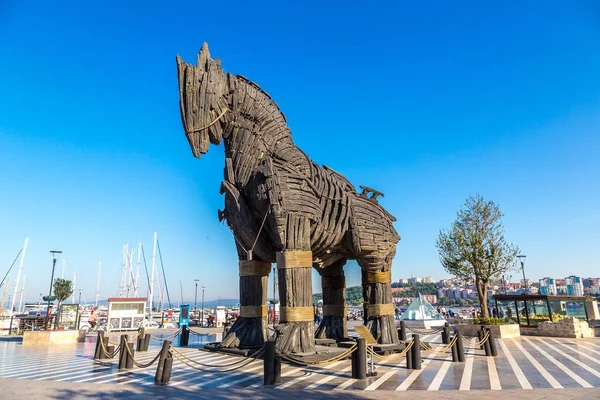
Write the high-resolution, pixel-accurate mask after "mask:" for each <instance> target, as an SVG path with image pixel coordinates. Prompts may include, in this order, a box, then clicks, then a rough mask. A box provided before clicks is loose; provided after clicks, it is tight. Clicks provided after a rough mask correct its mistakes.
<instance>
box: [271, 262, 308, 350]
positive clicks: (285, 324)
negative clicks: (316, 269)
mask: <svg viewBox="0 0 600 400" xmlns="http://www.w3.org/2000/svg"><path fill="white" fill-rule="evenodd" d="M277 274H278V278H279V299H280V301H281V308H280V314H281V318H280V321H281V322H280V324H279V328H278V329H279V335H278V336H277V341H276V346H277V348H278V349H279V351H280V352H281V353H283V354H290V353H298V354H310V353H314V352H315V332H314V310H313V307H312V252H310V251H284V252H280V253H277Z"/></svg>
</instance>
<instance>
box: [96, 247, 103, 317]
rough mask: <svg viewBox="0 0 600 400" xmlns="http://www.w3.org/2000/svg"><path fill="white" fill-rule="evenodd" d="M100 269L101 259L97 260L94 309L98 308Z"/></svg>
mask: <svg viewBox="0 0 600 400" xmlns="http://www.w3.org/2000/svg"><path fill="white" fill-rule="evenodd" d="M101 269H102V258H101V259H100V260H98V282H97V283H96V307H98V298H99V297H100V270H101Z"/></svg>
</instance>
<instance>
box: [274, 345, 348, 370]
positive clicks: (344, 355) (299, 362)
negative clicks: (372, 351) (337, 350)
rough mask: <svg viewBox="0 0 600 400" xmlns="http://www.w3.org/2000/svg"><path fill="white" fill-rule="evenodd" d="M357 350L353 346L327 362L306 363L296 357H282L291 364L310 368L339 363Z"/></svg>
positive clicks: (283, 355) (284, 355)
mask: <svg viewBox="0 0 600 400" xmlns="http://www.w3.org/2000/svg"><path fill="white" fill-rule="evenodd" d="M356 349H357V345H356V344H353V345H352V347H350V348H348V350H346V351H345V352H343V353H341V354H338V355H337V356H335V357H332V358H329V359H327V360H320V361H305V360H301V359H299V358H296V357H294V356H289V355H286V354H280V356H281V358H283V359H284V360H287V361H291V362H293V363H295V364H299V365H307V366H310V365H321V364H328V363H331V362H334V361H339V360H341V359H343V358H346V357H348V356H349V355H350V354H352V353H353V352H354V351H355V350H356Z"/></svg>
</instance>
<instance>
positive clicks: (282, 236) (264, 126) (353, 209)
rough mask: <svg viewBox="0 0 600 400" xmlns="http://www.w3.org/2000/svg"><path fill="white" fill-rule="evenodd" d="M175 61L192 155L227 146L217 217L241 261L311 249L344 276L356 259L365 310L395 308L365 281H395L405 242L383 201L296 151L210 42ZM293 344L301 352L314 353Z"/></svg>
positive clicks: (325, 268) (269, 104) (326, 269)
mask: <svg viewBox="0 0 600 400" xmlns="http://www.w3.org/2000/svg"><path fill="white" fill-rule="evenodd" d="M177 61H178V71H179V82H180V104H181V114H182V120H183V124H184V127H185V129H186V134H187V136H188V140H189V142H190V146H191V147H192V151H193V153H194V155H195V156H196V157H200V156H201V155H202V154H204V153H206V152H207V151H208V144H209V142H211V143H214V144H219V143H220V142H221V141H224V148H225V169H224V181H223V183H222V186H221V192H222V193H224V194H225V209H224V211H219V217H220V219H221V220H223V219H225V220H226V221H227V224H228V226H229V227H230V228H231V230H232V231H233V234H234V238H235V240H236V245H237V249H238V256H239V258H240V260H242V261H250V260H257V261H263V262H268V263H273V262H279V261H278V256H277V254H278V253H283V252H286V251H304V252H306V251H308V252H311V253H312V254H311V260H312V265H313V266H314V267H316V268H317V269H319V270H320V273H321V274H322V275H323V276H329V277H331V276H333V275H335V276H342V277H343V271H342V269H341V267H342V266H343V265H344V264H345V262H346V260H347V259H356V260H357V262H358V264H359V265H360V266H361V268H362V270H363V288H364V295H365V301H366V303H367V304H384V303H385V304H388V303H391V290H388V289H381V287H380V286H378V285H381V284H388V285H389V282H380V281H377V282H370V281H369V278H368V277H367V275H368V274H369V273H387V274H388V275H389V271H390V268H391V259H392V258H393V256H394V254H395V248H396V244H397V242H398V241H399V239H400V237H399V235H398V234H397V232H396V231H395V229H394V227H393V226H392V222H393V221H395V218H394V217H393V216H391V215H390V214H389V213H388V212H387V211H385V210H384V209H383V208H382V207H381V206H380V205H379V204H378V203H377V195H380V193H378V192H376V191H372V190H371V189H368V188H367V190H364V191H363V193H362V194H358V193H357V192H356V190H355V188H354V186H353V185H352V184H351V183H350V182H349V181H348V180H347V179H346V178H344V177H343V176H342V175H340V174H339V173H337V172H335V171H333V170H332V169H330V168H328V167H321V166H319V165H317V164H316V163H314V162H313V161H312V160H310V158H309V157H308V156H307V155H306V154H305V153H304V152H303V151H302V150H301V149H300V148H298V147H297V146H296V145H295V144H294V142H293V140H292V137H291V131H290V129H289V127H288V126H287V122H286V119H285V116H284V115H283V113H281V112H280V110H279V106H278V105H277V104H276V103H274V102H273V101H272V100H271V98H270V96H269V95H268V94H267V93H266V92H264V91H263V90H262V89H260V87H259V86H258V85H256V84H254V83H253V82H250V81H249V80H247V79H246V78H245V77H243V76H239V75H238V76H233V75H232V74H226V73H225V72H224V71H223V70H222V68H221V65H220V61H219V60H218V59H217V60H212V59H211V58H210V55H209V53H208V47H207V46H206V44H205V45H204V46H203V47H202V49H201V51H200V54H199V55H198V60H197V65H196V66H192V65H189V64H185V63H183V62H182V61H181V60H180V59H179V58H178V60H177ZM369 193H373V195H372V196H370V197H369ZM340 274H342V275H340ZM280 276H281V275H280ZM338 280H339V279H338ZM371 280H372V279H371ZM337 289H339V288H337ZM241 290H242V289H241ZM324 291H325V287H324ZM280 294H282V295H285V296H281V297H282V303H283V302H284V301H283V297H287V298H288V299H289V298H290V295H289V293H281V291H280ZM311 294H312V293H311ZM240 296H241V297H242V293H240ZM344 296H345V294H344V295H343V296H342V297H343V298H344V299H345V297H344ZM338 297H339V296H338ZM292 302H293V300H292ZM283 305H285V304H283ZM342 306H343V304H342ZM304 308H306V305H304ZM378 310H379V309H378ZM338 314H339V312H338ZM375 316H376V317H380V318H381V317H386V315H383V316H382V315H375ZM338 317H339V315H338ZM384 319H386V318H384ZM336 321H337V322H335V324H338V325H339V324H343V325H344V326H345V322H343V321H340V320H339V318H338V320H336ZM377 321H379V319H378V318H373V319H371V320H370V326H371V328H372V329H371V330H372V332H373V333H374V334H375V335H376V336H377V337H378V338H379V339H380V341H384V342H385V341H387V342H389V341H391V342H397V338H396V340H393V338H389V337H387V336H389V335H387V336H386V335H382V333H381V332H380V331H381V329H382V326H383V325H385V329H388V328H389V329H391V328H390V327H388V325H390V322H389V318H387V322H386V321H379V323H377ZM328 323H331V321H329V322H328ZM367 325H369V321H367ZM234 328H235V326H234ZM262 329H263V331H264V327H263V328H262ZM344 329H345V328H344ZM291 331H292V330H290V329H288V334H290V335H293V333H291ZM231 332H232V334H234V335H235V332H236V330H235V329H233V328H232V330H231ZM309 333H310V332H309ZM237 335H238V336H240V333H239V329H238V333H237ZM308 336H310V334H309V335H308ZM383 336H386V337H385V338H384V337H383ZM224 342H226V340H225V341H224ZM234 342H235V343H236V344H237V345H239V343H240V341H238V340H236V341H234ZM288 342H290V340H288ZM291 342H294V340H291ZM296 342H297V343H296V344H294V346H296V349H298V348H300V350H302V349H304V350H307V349H308V350H310V349H311V345H310V344H307V343H303V344H302V343H300V342H302V341H301V340H298V341H296ZM304 342H307V339H306V340H304ZM294 343H295V342H294ZM299 343H300V344H299Z"/></svg>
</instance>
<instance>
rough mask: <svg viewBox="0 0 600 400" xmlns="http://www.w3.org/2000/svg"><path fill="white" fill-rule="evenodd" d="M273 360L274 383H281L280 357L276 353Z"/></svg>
mask: <svg viewBox="0 0 600 400" xmlns="http://www.w3.org/2000/svg"><path fill="white" fill-rule="evenodd" d="M274 361H275V363H274V365H275V368H274V371H275V384H277V383H281V357H279V356H277V355H276V356H275V360H274Z"/></svg>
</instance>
